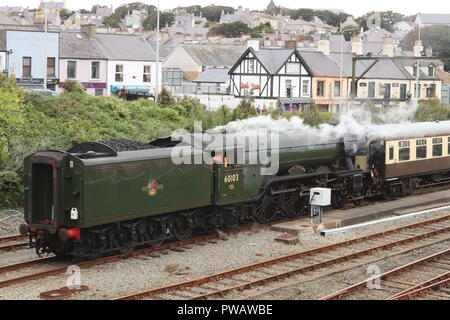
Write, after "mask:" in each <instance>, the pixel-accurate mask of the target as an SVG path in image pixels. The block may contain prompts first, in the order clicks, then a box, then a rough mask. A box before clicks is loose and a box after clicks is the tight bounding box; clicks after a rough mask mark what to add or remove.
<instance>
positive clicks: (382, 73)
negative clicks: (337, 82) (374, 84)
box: [330, 53, 409, 80]
mask: <svg viewBox="0 0 450 320" xmlns="http://www.w3.org/2000/svg"><path fill="white" fill-rule="evenodd" d="M355 56H356V55H354V54H353V53H344V54H343V55H342V74H343V76H344V77H351V76H352V62H353V61H352V59H353V57H355ZM330 58H331V59H332V60H333V61H334V62H335V63H336V64H337V65H338V67H339V70H340V62H341V55H340V54H339V53H331V54H330ZM372 63H373V61H371V60H358V61H357V63H356V76H357V77H359V76H360V75H361V74H362V73H363V72H364V71H365V70H366V69H367V68H368V67H369V66H370V65H371V64H372ZM364 78H369V79H370V78H371V79H398V80H408V79H409V77H408V74H407V73H405V71H404V70H403V69H402V68H401V67H400V66H399V65H398V64H397V63H395V62H394V61H392V60H380V61H379V62H378V63H377V64H375V66H374V67H373V68H372V69H370V71H369V72H367V74H366V75H365V76H364Z"/></svg>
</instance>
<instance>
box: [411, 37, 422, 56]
mask: <svg viewBox="0 0 450 320" xmlns="http://www.w3.org/2000/svg"><path fill="white" fill-rule="evenodd" d="M413 51H414V57H421V56H422V51H423V46H422V40H416V41H415V42H414V48H413Z"/></svg>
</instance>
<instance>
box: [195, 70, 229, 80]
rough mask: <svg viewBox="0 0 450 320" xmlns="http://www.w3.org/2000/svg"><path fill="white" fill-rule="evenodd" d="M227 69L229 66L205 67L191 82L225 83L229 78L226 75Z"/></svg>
mask: <svg viewBox="0 0 450 320" xmlns="http://www.w3.org/2000/svg"><path fill="white" fill-rule="evenodd" d="M229 71H230V69H229V68H211V69H206V70H205V72H203V73H202V74H201V75H200V76H198V78H197V79H195V80H194V81H193V82H209V83H226V82H228V80H229V79H230V78H229V75H228V72H229Z"/></svg>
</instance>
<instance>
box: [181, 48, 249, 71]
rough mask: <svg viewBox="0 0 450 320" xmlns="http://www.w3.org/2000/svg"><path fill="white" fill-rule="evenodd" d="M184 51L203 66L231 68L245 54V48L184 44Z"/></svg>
mask: <svg viewBox="0 0 450 320" xmlns="http://www.w3.org/2000/svg"><path fill="white" fill-rule="evenodd" d="M182 46H183V48H184V50H186V52H187V53H188V54H189V55H190V56H191V57H192V59H194V60H195V61H196V62H197V63H198V64H199V65H201V66H211V67H212V66H221V67H231V66H233V65H234V64H235V63H236V61H237V60H238V59H239V58H240V57H241V56H242V54H243V53H244V52H245V47H244V46H233V45H203V44H184V45H182Z"/></svg>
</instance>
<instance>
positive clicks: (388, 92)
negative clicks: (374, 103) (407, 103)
mask: <svg viewBox="0 0 450 320" xmlns="http://www.w3.org/2000/svg"><path fill="white" fill-rule="evenodd" d="M384 89H385V91H384V98H385V99H390V98H391V84H390V83H386V84H385V85H384Z"/></svg>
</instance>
